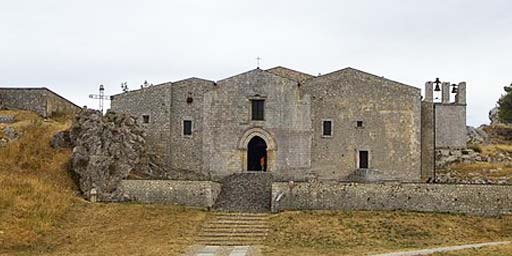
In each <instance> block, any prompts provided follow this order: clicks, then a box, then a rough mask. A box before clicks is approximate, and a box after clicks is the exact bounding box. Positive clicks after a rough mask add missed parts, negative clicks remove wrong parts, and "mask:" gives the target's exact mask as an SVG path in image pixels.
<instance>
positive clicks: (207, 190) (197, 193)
mask: <svg viewBox="0 0 512 256" xmlns="http://www.w3.org/2000/svg"><path fill="white" fill-rule="evenodd" d="M220 188H221V185H220V184H219V183H216V182H212V181H176V180H123V181H121V185H120V189H122V191H123V193H125V194H126V195H128V196H129V197H130V198H131V200H133V201H136V202H142V203H169V204H179V205H185V206H193V207H204V208H209V207H212V206H213V204H214V203H215V200H216V199H217V196H218V195H219V193H220Z"/></svg>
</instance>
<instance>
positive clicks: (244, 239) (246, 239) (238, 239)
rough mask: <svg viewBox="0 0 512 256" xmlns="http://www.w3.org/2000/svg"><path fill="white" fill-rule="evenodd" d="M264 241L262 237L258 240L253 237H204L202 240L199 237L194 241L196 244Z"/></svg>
mask: <svg viewBox="0 0 512 256" xmlns="http://www.w3.org/2000/svg"><path fill="white" fill-rule="evenodd" d="M263 240H265V238H264V237H260V238H254V237H229V238H227V237H206V238H202V237H199V238H198V239H197V240H196V241H197V242H198V243H205V242H233V243H234V242H237V243H238V242H244V243H245V242H261V241H263Z"/></svg>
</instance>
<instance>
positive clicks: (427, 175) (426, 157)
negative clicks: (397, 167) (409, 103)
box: [421, 101, 435, 181]
mask: <svg viewBox="0 0 512 256" xmlns="http://www.w3.org/2000/svg"><path fill="white" fill-rule="evenodd" d="M434 143H435V141H434V103H432V102H428V101H422V102H421V179H422V180H423V181H427V180H429V179H433V178H434V162H435V158H434Z"/></svg>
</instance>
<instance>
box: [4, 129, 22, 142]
mask: <svg viewBox="0 0 512 256" xmlns="http://www.w3.org/2000/svg"><path fill="white" fill-rule="evenodd" d="M18 137H20V133H19V132H17V131H16V130H15V129H14V128H12V127H5V128H4V138H6V139H7V140H9V141H12V140H15V139H17V138H18Z"/></svg>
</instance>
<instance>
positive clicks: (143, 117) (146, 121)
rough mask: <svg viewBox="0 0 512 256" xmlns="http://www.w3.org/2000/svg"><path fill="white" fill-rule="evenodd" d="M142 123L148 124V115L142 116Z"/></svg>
mask: <svg viewBox="0 0 512 256" xmlns="http://www.w3.org/2000/svg"><path fill="white" fill-rule="evenodd" d="M142 123H145V124H149V115H142Z"/></svg>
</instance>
